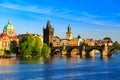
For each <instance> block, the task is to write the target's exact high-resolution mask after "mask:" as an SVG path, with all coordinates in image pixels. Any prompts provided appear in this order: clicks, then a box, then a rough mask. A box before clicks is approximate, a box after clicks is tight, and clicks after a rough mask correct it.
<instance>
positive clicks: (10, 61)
mask: <svg viewBox="0 0 120 80" xmlns="http://www.w3.org/2000/svg"><path fill="white" fill-rule="evenodd" d="M18 63H19V61H18V60H16V58H0V66H11V65H14V64H18Z"/></svg>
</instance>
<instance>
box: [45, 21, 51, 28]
mask: <svg viewBox="0 0 120 80" xmlns="http://www.w3.org/2000/svg"><path fill="white" fill-rule="evenodd" d="M46 28H51V24H50V21H49V20H48V21H47V25H46Z"/></svg>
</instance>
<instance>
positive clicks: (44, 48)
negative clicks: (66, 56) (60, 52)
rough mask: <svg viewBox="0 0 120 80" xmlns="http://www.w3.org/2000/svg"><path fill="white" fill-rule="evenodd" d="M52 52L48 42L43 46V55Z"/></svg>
mask: <svg viewBox="0 0 120 80" xmlns="http://www.w3.org/2000/svg"><path fill="white" fill-rule="evenodd" d="M49 53H50V48H49V47H48V46H47V44H45V43H44V44H43V48H42V53H41V55H42V56H46V55H48V54H49Z"/></svg>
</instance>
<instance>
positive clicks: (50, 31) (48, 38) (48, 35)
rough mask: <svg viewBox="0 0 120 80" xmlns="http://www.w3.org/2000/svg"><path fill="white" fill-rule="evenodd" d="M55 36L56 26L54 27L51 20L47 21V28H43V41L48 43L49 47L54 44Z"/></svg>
mask: <svg viewBox="0 0 120 80" xmlns="http://www.w3.org/2000/svg"><path fill="white" fill-rule="evenodd" d="M53 36H54V28H52V26H51V24H50V21H47V25H46V28H43V37H44V38H43V39H44V40H43V42H44V43H46V44H47V45H48V46H49V47H51V46H52V42H53Z"/></svg>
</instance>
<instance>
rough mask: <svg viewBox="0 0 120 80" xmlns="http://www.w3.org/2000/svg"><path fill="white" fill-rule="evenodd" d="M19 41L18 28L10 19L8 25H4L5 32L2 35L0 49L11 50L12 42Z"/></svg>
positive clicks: (0, 36)
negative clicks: (16, 28)
mask: <svg viewBox="0 0 120 80" xmlns="http://www.w3.org/2000/svg"><path fill="white" fill-rule="evenodd" d="M14 41H15V42H17V44H18V42H19V39H18V37H17V36H16V30H15V28H14V26H13V25H12V24H11V22H10V21H8V23H7V25H5V26H4V29H3V32H2V34H1V35H0V49H3V50H10V45H11V42H14Z"/></svg>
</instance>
